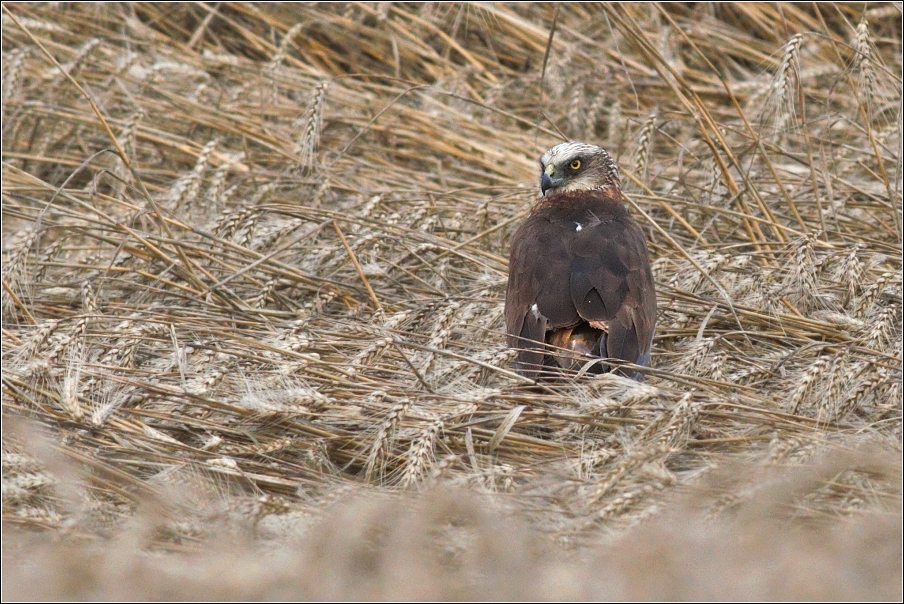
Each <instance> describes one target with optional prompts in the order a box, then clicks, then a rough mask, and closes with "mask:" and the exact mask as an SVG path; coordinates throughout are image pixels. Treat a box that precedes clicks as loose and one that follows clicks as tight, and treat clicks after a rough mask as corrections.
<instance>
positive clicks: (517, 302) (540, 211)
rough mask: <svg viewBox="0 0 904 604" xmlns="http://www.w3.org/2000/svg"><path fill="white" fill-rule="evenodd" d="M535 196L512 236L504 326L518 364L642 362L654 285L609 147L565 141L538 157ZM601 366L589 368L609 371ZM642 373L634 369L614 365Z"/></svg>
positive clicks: (532, 368)
mask: <svg viewBox="0 0 904 604" xmlns="http://www.w3.org/2000/svg"><path fill="white" fill-rule="evenodd" d="M540 167H541V172H542V174H541V180H540V190H541V198H540V200H539V201H538V202H537V204H536V205H535V206H534V207H533V208H532V209H531V212H530V215H529V216H528V217H527V219H526V220H525V221H524V223H523V224H522V225H521V227H520V228H519V229H518V231H517V232H516V233H515V237H514V239H513V240H512V251H511V256H510V258H509V282H508V290H507V292H506V296H505V323H506V328H507V332H508V343H509V346H512V347H514V348H518V349H519V352H518V357H517V359H516V361H515V368H516V370H518V372H519V373H521V374H523V375H526V376H528V377H532V378H538V377H544V376H549V375H555V374H556V373H560V372H561V371H562V370H563V369H564V370H571V371H576V370H578V369H580V368H581V367H582V366H583V365H584V363H586V362H587V361H590V360H592V359H593V358H613V359H621V360H625V361H630V362H631V363H635V364H637V365H647V364H648V363H649V360H650V349H651V347H652V340H653V328H654V324H655V322H656V292H655V289H654V285H653V273H652V272H651V270H650V261H649V258H648V256H647V244H646V239H645V238H644V234H643V231H642V230H641V228H640V226H639V225H638V224H637V223H636V222H635V221H634V220H633V219H632V218H631V216H630V215H629V214H628V210H627V208H626V207H625V205H624V202H623V200H622V194H621V186H620V182H619V177H618V168H617V166H616V165H615V162H614V161H613V160H612V158H611V157H610V156H609V154H608V153H606V151H605V150H603V149H601V148H600V147H596V146H594V145H587V144H583V143H563V144H561V145H557V146H555V147H553V148H552V149H550V150H549V151H547V152H546V153H545V154H544V155H543V157H542V158H541V160H540ZM608 369H609V367H608V366H607V365H606V364H605V363H597V364H596V365H594V366H593V368H592V369H591V371H593V372H594V373H602V372H604V371H608ZM619 371H620V372H621V373H623V374H625V375H629V376H631V377H634V378H635V379H640V378H641V376H640V375H639V374H637V373H636V372H633V371H624V370H619Z"/></svg>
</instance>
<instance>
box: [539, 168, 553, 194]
mask: <svg viewBox="0 0 904 604" xmlns="http://www.w3.org/2000/svg"><path fill="white" fill-rule="evenodd" d="M551 188H552V179H551V178H550V177H549V174H547V173H546V172H544V173H543V176H541V177H540V192H541V194H542V195H543V196H544V197H545V196H546V192H547V191H548V190H549V189H551Z"/></svg>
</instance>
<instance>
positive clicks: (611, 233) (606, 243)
mask: <svg viewBox="0 0 904 604" xmlns="http://www.w3.org/2000/svg"><path fill="white" fill-rule="evenodd" d="M568 252H569V254H570V256H571V258H572V260H571V265H570V271H569V291H570V293H571V296H570V298H571V300H570V301H571V303H572V304H573V305H574V307H575V309H576V310H577V313H578V314H579V315H580V317H581V318H582V319H584V320H585V321H588V322H601V323H603V324H605V326H606V329H605V331H606V339H605V349H604V350H602V353H603V355H604V356H606V357H608V358H616V359H623V360H626V361H630V362H632V363H636V364H638V365H646V364H647V362H648V361H649V359H650V348H651V346H652V340H653V327H654V324H655V321H656V292H655V289H654V285H653V273H652V271H651V270H650V260H649V257H648V255H647V244H646V239H645V238H644V234H643V231H642V230H641V228H640V227H639V226H638V225H637V224H636V223H634V222H633V221H626V220H618V219H613V220H603V221H598V220H597V221H593V222H588V224H587V226H586V227H585V228H583V229H582V230H581V231H578V232H573V233H571V236H570V237H569V239H568Z"/></svg>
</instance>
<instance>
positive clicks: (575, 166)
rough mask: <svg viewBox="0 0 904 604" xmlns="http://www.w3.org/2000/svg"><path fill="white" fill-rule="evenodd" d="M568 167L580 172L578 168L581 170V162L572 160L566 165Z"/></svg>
mask: <svg viewBox="0 0 904 604" xmlns="http://www.w3.org/2000/svg"><path fill="white" fill-rule="evenodd" d="M568 167H570V168H571V169H572V170H580V168H581V160H579V159H573V160H571V163H570V164H568Z"/></svg>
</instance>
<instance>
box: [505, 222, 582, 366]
mask: <svg viewBox="0 0 904 604" xmlns="http://www.w3.org/2000/svg"><path fill="white" fill-rule="evenodd" d="M572 260H573V255H572V253H571V252H570V250H569V246H568V239H567V236H565V234H564V233H563V231H562V229H561V228H560V227H559V226H557V225H556V224H555V223H554V222H550V221H549V220H547V219H546V218H544V217H542V216H536V215H532V216H529V217H528V218H527V220H525V222H524V223H523V224H522V225H521V228H519V229H518V231H517V232H516V233H515V237H514V239H513V240H512V251H511V255H510V257H509V282H508V290H507V291H506V295H505V323H506V328H507V329H506V331H507V332H508V344H509V346H511V347H512V348H518V349H519V350H520V351H519V353H518V357H517V359H516V361H515V363H516V367H519V368H520V369H523V370H524V371H527V372H529V371H531V370H536V369H538V368H540V367H541V366H542V364H543V355H544V348H543V343H544V342H545V341H546V332H547V330H549V329H559V328H562V327H570V326H573V325H576V324H577V323H578V322H580V320H581V318H580V316H579V315H578V313H577V310H576V309H575V307H574V304H573V303H572V301H571V298H570V296H569V295H568V287H569V285H568V284H569V266H570V265H571V263H572Z"/></svg>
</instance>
